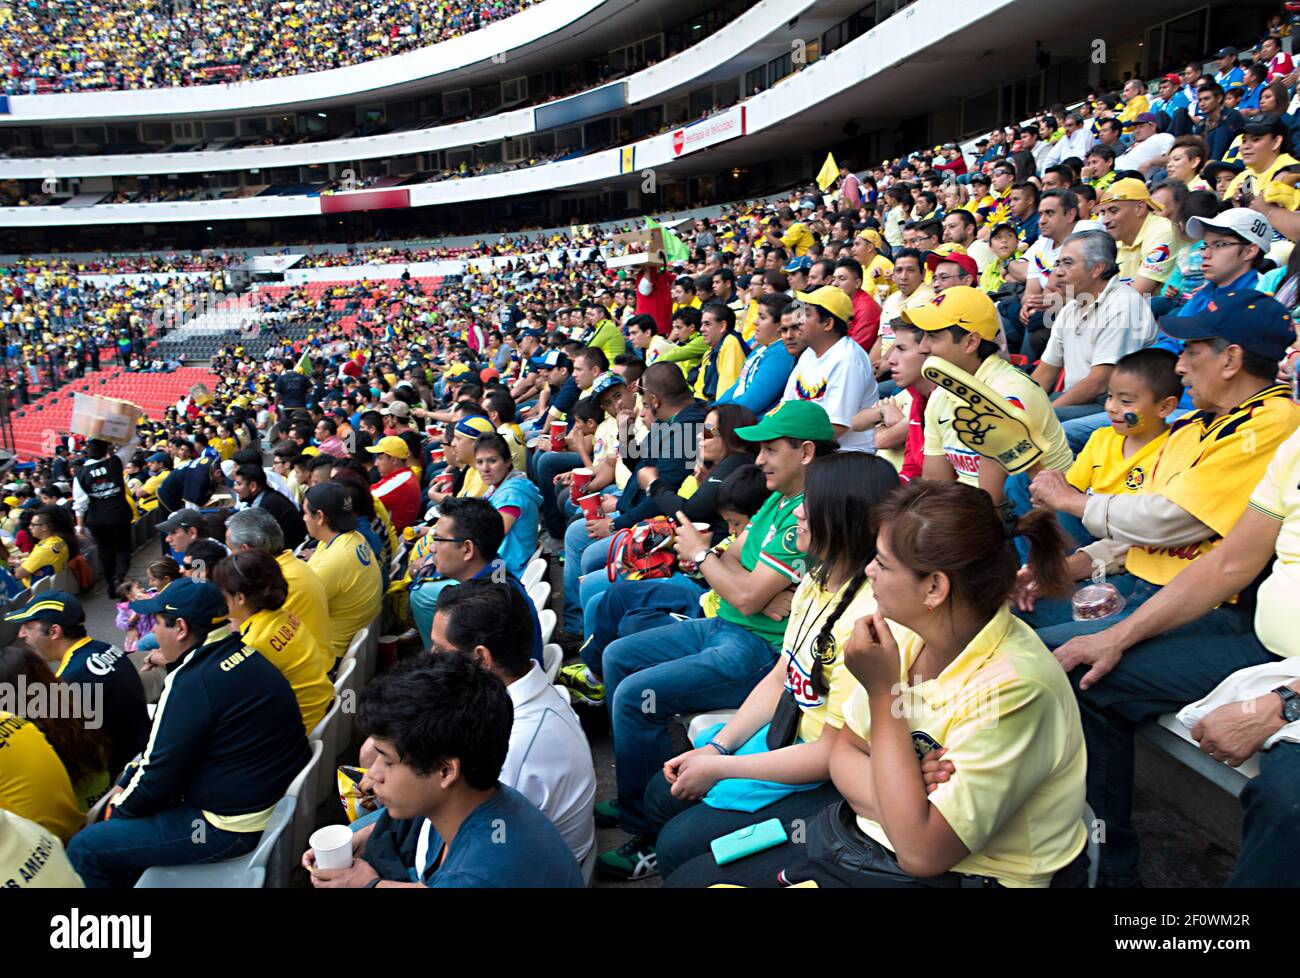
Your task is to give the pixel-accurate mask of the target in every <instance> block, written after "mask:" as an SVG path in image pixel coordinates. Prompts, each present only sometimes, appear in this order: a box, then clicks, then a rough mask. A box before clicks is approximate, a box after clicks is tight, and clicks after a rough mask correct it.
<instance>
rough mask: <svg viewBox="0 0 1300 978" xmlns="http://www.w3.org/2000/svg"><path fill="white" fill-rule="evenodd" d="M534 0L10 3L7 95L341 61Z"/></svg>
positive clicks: (0, 57) (434, 35)
mask: <svg viewBox="0 0 1300 978" xmlns="http://www.w3.org/2000/svg"><path fill="white" fill-rule="evenodd" d="M532 2H533V0H493V2H491V3H485V4H479V3H473V4H465V3H455V2H448V0H396V2H384V3H375V2H369V0H367V2H362V3H345V2H342V0H293V2H290V3H282V2H271V0H262V2H259V3H239V4H230V3H223V2H220V0H147V2H140V3H114V2H107V3H105V2H98V3H91V2H87V0H77V2H75V3H59V4H53V5H49V4H37V3H23V4H11V5H6V6H5V7H4V8H2V9H0V64H3V66H4V71H3V75H4V93H5V94H8V95H16V94H36V93H39V92H46V91H54V92H84V91H102V90H117V89H133V88H171V87H177V86H186V85H212V84H220V83H226V82H239V81H254V80H257V79H259V78H276V77H281V76H284V75H298V74H303V73H305V72H311V71H324V70H327V69H329V68H341V67H344V66H345V65H351V64H358V63H361V62H364V61H370V60H373V59H375V58H383V57H388V56H390V55H394V54H401V53H402V52H404V51H410V50H413V49H415V48H419V47H427V46H428V45H431V44H436V43H438V42H440V41H446V40H449V39H450V38H453V37H459V36H460V35H462V34H467V33H469V32H470V31H475V30H478V29H479V28H481V27H486V26H487V25H489V24H492V23H495V22H496V21H499V20H503V19H505V18H506V17H510V16H512V15H513V14H516V13H519V12H520V11H521V10H524V9H526V8H527V7H529V6H531V5H532Z"/></svg>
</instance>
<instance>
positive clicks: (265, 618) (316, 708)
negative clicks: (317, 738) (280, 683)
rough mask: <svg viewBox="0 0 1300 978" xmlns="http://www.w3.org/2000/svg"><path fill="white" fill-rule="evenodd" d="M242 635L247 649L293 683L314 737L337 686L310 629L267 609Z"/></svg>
mask: <svg viewBox="0 0 1300 978" xmlns="http://www.w3.org/2000/svg"><path fill="white" fill-rule="evenodd" d="M239 632H240V635H241V636H242V637H243V639H244V644H245V645H246V646H248V647H249V648H254V649H257V651H258V652H261V653H262V655H263V656H264V657H265V658H266V660H267V661H268V662H270V663H272V664H273V665H274V666H275V667H276V668H277V669H279V670H280V675H282V676H284V678H285V679H287V680H289V685H290V686H292V687H293V696H294V699H296V700H297V701H298V710H299V712H300V713H302V722H303V725H304V727H305V728H306V732H307V733H308V734H310V733H311V732H312V731H313V730H315V729H316V724H318V723H320V722H321V718H322V717H324V716H325V711H326V710H328V709H329V707H330V703H332V702H334V686H333V684H332V683H331V682H330V681H329V677H328V676H326V675H325V668H324V656H323V655H322V654H321V649H320V646H318V645H317V644H316V639H314V638H313V637H312V634H311V632H310V631H308V630H307V626H306V625H304V624H303V623H302V622H301V621H300V620H299V619H298V618H297V617H296V616H295V615H292V614H290V613H289V612H287V611H285V610H284V609H283V608H278V609H275V610H271V609H264V610H262V611H258V612H255V613H254V614H253V615H251V616H250V617H249V618H248V620H247V621H245V622H244V624H243V625H242V626H240V629H239ZM330 665H331V666H332V665H333V662H331V663H330Z"/></svg>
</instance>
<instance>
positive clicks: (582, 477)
mask: <svg viewBox="0 0 1300 978" xmlns="http://www.w3.org/2000/svg"><path fill="white" fill-rule="evenodd" d="M592 475H594V473H593V472H592V471H591V469H574V470H573V492H572V496H573V498H574V499H577V498H578V497H579V496H584V495H586V493H587V484H588V483H589V482H591V477H592Z"/></svg>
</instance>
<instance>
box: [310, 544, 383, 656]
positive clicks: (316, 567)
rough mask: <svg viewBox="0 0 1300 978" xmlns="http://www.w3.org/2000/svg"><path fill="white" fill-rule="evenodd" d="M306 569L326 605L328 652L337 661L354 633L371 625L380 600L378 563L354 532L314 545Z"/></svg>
mask: <svg viewBox="0 0 1300 978" xmlns="http://www.w3.org/2000/svg"><path fill="white" fill-rule="evenodd" d="M307 566H308V567H310V568H311V569H312V570H313V571H315V572H316V576H317V577H318V578H320V582H321V585H322V586H323V587H324V588H325V599H326V600H327V601H328V602H329V615H330V630H331V631H330V648H331V650H332V651H333V653H334V658H335V659H338V658H339V657H340V656H341V655H343V653H344V652H346V651H347V650H348V643H350V642H351V641H352V636H353V635H355V634H356V633H357V631H358V630H360V629H362V628H364V627H366V626H367V625H369V624H370V623H371V622H372V621H374V618H375V615H377V614H379V607H380V602H381V601H382V599H383V576H382V573H381V572H380V569H379V560H378V558H377V557H376V556H375V555H374V554H373V553H372V552H371V550H370V545H369V544H368V543H366V538H365V537H363V536H362V535H361V534H360V533H358V532H357V531H356V530H350V531H349V532H347V533H340V534H339V535H338V536H336V537H334V538H333V539H332V540H330V541H329V542H328V543H321V544H318V545H317V547H316V549H315V550H314V551H313V552H312V555H311V559H310V560H309V561H307Z"/></svg>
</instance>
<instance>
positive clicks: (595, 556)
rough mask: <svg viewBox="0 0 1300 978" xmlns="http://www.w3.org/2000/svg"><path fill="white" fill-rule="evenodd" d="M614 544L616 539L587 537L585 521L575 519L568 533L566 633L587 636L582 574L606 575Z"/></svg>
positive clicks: (566, 550) (565, 562)
mask: <svg viewBox="0 0 1300 978" xmlns="http://www.w3.org/2000/svg"><path fill="white" fill-rule="evenodd" d="M613 542H614V539H613V537H606V538H605V539H603V540H593V539H592V538H591V537H589V536H587V521H586V520H585V519H577V520H574V521H573V522H572V523H570V524H569V527H568V529H566V530H565V531H564V630H565V631H566V632H568V633H569V634H570V635H582V634H583V631H582V587H581V584H580V581H581V578H582V575H583V574H592V573H595V572H596V571H601V572H602V573H603V572H604V569H605V565H606V564H608V563H609V548H610V544H612V543H613ZM597 544H599V546H597Z"/></svg>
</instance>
